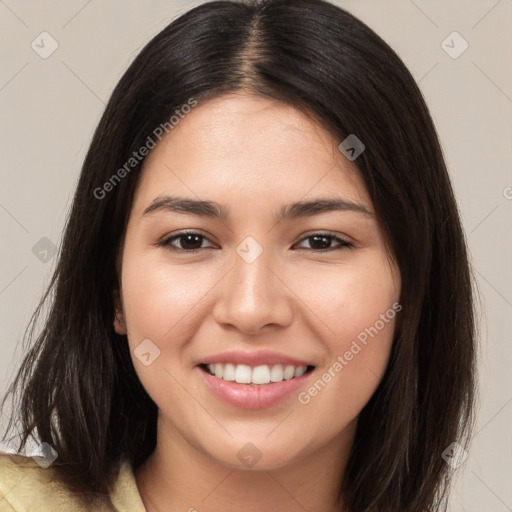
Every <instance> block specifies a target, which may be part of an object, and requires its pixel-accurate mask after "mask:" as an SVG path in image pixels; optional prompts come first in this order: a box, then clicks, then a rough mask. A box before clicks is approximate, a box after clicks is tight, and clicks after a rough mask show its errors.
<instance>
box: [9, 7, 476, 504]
mask: <svg viewBox="0 0 512 512" xmlns="http://www.w3.org/2000/svg"><path fill="white" fill-rule="evenodd" d="M234 91H240V92H249V93H252V94H258V95H262V96H264V97H268V98H274V99H277V100H280V101H283V102H287V103H288V104H290V105H293V106H294V107H296V108H300V109H302V110H303V111H304V112H307V113H308V114H309V115H310V116H311V117H312V118H313V117H314V118H316V119H318V120H320V121H321V122H322V124H323V126H325V127H326V128H327V129H328V130H329V131H330V133H332V135H333V136H335V137H336V138H337V139H339V141H340V142H341V141H342V140H344V139H345V138H346V137H347V136H348V135H350V134H355V135H356V136H357V137H358V138H359V139H360V140H361V141H362V142H363V143H364V145H365V146H366V149H365V151H364V152H363V153H362V154H361V155H360V156H359V157H358V158H357V160H356V161H355V164H356V165H357V168H358V169H359V172H360V173H361V176H362V178H363V179H364V182H365V184H366V187H367V190H368V193H369V195H370V197H371V199H372V201H373V205H374V208H375V212H376V215H377V219H378V221H379V224H380V226H381V229H382V231H383V233H384V236H385V239H386V241H387V244H388V247H389V249H390V251H391V253H392V255H393V256H394V258H395V259H396V262H397V264H398V267H399V269H400V274H401V279H402V289H401V296H400V304H401V305H402V307H403V310H402V313H401V318H400V322H399V323H398V324H397V327H399V329H397V335H396V337H395V339H394V343H393V348H392V353H391V358H390V361H389V364H388V367H387V370H386V373H385V375H384V377H383V379H382V381H381V383H380V385H379V387H378V389H377V391H376V392H375V393H374V395H373V396H372V398H371V399H370V401H369V402H368V404H367V405H366V406H365V407H364V409H363V410H362V411H361V414H360V416H359V420H358V425H357V432H356V437H355V442H354V445H353V448H352V451H351V454H350V457H349V461H348V465H347V468H346V471H345V475H344V480H343V482H340V496H343V500H344V502H345V503H346V506H347V507H348V510H350V512H368V511H370V510H371V511H393V512H396V511H397V510H400V511H401V512H420V511H434V510H435V511H437V510H441V507H445V506H446V502H447V496H448V490H449V483H450V477H451V471H450V468H449V466H448V465H447V464H446V463H445V461H444V460H443V458H442V456H441V454H442V452H443V451H444V450H445V449H446V448H447V447H448V446H449V445H450V444H451V443H452V442H455V441H456V442H458V443H459V444H460V445H461V446H463V447H467V446H468V443H469V439H470V433H471V430H472V426H473V423H474V405H475V394H476V393H475V380H476V370H475V359H476V349H475V344H476V341H475V340H476V326H475V321H474V318H475V310H474V299H473V289H472V285H473V284H474V283H473V276H472V274H471V271H470V266H469V262H468V255H467V248H466V242H465V237H464V233H463V231H462V228H461V222H460V218H459V213H458V209H457V205H456V201H455V198H454V194H453V191H452V187H451V183H450V179H449V176H448V173H447V169H446V165H445V162H444V159H443V155H442V150H441V148H440V144H439V141H438V137H437V134H436V130H435V127H434V125H433V122H432V120H431V117H430V114H429V111H428V109H427V106H426V104H425V101H424V99H423V97H422V94H421V92H420V90H419V88H418V86H417V85H416V83H415V81H414V79H413V77H412V76H411V74H410V72H409V71H408V70H407V69H406V67H405V65H404V64H403V62H402V61H401V60H400V58H399V57H398V56H397V54H396V53H395V52H394V51H393V50H392V49H391V48H390V47H389V46H388V45H387V44H386V43H385V42H384V41H383V40H382V39H381V38H380V37H379V36H378V35H377V34H375V33H374V32H373V31H372V30H371V29H370V28H369V27H367V26H366V25H365V24H364V23H362V22H361V21H359V20H358V19H356V18H355V17H354V16H353V15H351V14H350V13H348V12H347V11H345V10H343V9H341V8H339V7H337V6H335V5H333V4H331V3H328V2H326V1H323V0H294V1H293V2H290V1H288V0H268V1H266V0H263V1H213V2H207V3H204V4H202V5H199V6H198V7H195V8H193V9H192V10H190V11H188V12H186V13H185V14H184V15H182V16H181V17H179V18H178V19H176V20H175V21H173V22H172V23H171V24H170V25H168V26H167V27H166V28H165V29H164V30H162V31H161V32H160V33H159V34H157V35H156V36H155V37H154V38H153V39H152V40H151V41H150V42H149V43H148V44H147V45H146V46H145V47H144V48H143V49H142V51H141V52H140V53H139V55H138V56H137V57H136V58H135V60H134V61H133V63H132V64H131V65H130V66H129V68H128V69H127V71H126V72H125V74H124V75H123V77H122V78H121V80H120V81H119V83H118V84H117V86H116V87H115V89H114V91H113V93H112V96H111V98H110V100H109V102H108V104H107V106H106V109H105V112H104V114H103V116H102V118H101V120H100V122H99V125H98V127H97V129H96V131H95V133H94V137H93V140H92V143H91V145H90V148H89V151H88V153H87V156H86V158H85V161H84V164H83V168H82V172H81V176H80V180H79V183H78V186H77V190H76V193H75V196H74V201H73V205H72V209H71V212H70V216H69V218H68V222H67V225H66V229H65V235H64V238H63V242H62V246H61V251H60V256H59V261H58V266H57V268H56V270H55V273H54V275H53V276H52V279H51V282H50V284H49V287H48V289H47V290H46V292H45V294H44V296H43V299H42V301H41V303H40V305H39V306H38V308H37V310H36V312H35V313H34V315H33V317H32V319H31V326H32V328H31V329H27V333H26V335H27V336H29V337H31V338H32V337H33V332H34V325H35V321H36V319H37V317H38V315H40V313H41V310H42V306H43V304H46V303H47V302H48V301H50V304H49V305H50V309H49V313H48V316H47V318H46V322H45V324H44V327H43V328H42V331H41V332H40V333H39V334H38V336H37V337H36V338H35V341H34V343H33V346H32V347H31V349H30V351H29V352H28V354H27V355H26V357H25V359H24V361H23V363H22V366H21V368H20V370H19V372H18V374H17V376H16V378H15V380H14V381H13V383H12V384H11V386H10V388H9V391H8V395H9V394H11V393H12V394H13V398H15V397H17V396H18V393H21V396H20V403H19V411H20V412H21V421H22V430H23V436H22V438H23V440H22V442H21V444H20V449H21V448H22V447H23V446H25V443H26V440H27V438H28V437H29V436H30V435H31V433H34V434H37V437H38V438H39V440H40V442H47V443H48V444H50V445H51V446H52V447H54V448H55V450H56V451H57V453H58V457H59V458H58V460H57V462H58V463H56V464H55V465H54V467H55V470H56V471H57V472H58V474H59V477H60V478H61V479H62V481H63V482H65V483H66V484H67V485H68V486H70V487H72V488H73V489H75V490H78V491H79V492H81V493H82V494H83V495H84V496H87V495H93V494H98V493H99V494H101V493H106V492H107V489H108V486H109V485H110V484H111V483H112V482H113V479H114V478H115V476H116V472H117V469H118V467H119V461H120V460H121V459H122V458H123V457H126V458H127V459H128V460H129V461H130V462H131V463H132V465H133V467H134V468H137V467H139V466H140V465H141V464H142V463H143V462H144V461H145V460H146V459H147V457H148V456H149V455H150V454H151V452H152V451H153V450H154V448H155V445H156V420H157V407H156V405H155V403H154V402H153V401H152V400H151V398H150V397H149V396H148V394H147V393H146V392H145V390H144V388H143V387H142V385H141V383H140V381H139V379H138V377H137V375H136V373H135V370H134V368H133V364H132V361H131V357H130V353H129V347H128V343H127V340H126V337H124V336H120V335H118V334H116V333H115V331H114V328H113V319H114V315H115V310H114V301H113V293H114V291H115V290H116V289H117V287H118V275H117V272H116V258H117V255H118V251H119V249H120V247H121V244H122V240H123V235H124V231H125V227H126V223H127V218H128V214H129V212H130V209H131V204H132V200H133V195H134V190H135V187H136V184H137V180H138V176H139V172H140V168H141V165H142V162H143V159H142V160H141V161H139V162H137V164H136V165H134V166H133V168H132V169H130V170H129V172H128V171H127V172H126V173H124V174H123V176H124V177H123V179H121V180H119V182H116V183H115V186H112V187H109V192H108V193H107V194H102V198H98V192H97V191H98V188H101V187H103V185H104V184H105V183H107V182H109V180H111V178H112V176H113V174H114V173H115V172H116V170H118V169H121V168H123V165H126V162H127V160H128V159H129V158H130V156H131V155H132V154H133V152H134V151H137V150H138V149H139V148H141V147H142V146H143V145H144V144H145V143H146V141H147V139H148V136H150V135H151V134H153V133H154V131H155V128H157V127H158V126H160V125H162V123H165V122H167V121H168V120H169V118H170V116H171V115H173V113H174V112H175V110H176V109H177V108H180V107H181V106H182V105H185V104H187V103H189V101H190V99H191V98H194V99H196V100H197V101H201V100H204V99H206V98H209V97H213V96H218V95H222V94H225V93H228V92H234ZM125 170H126V167H125ZM110 183H112V182H110ZM105 190H106V188H105ZM95 191H96V192H95ZM5 398H7V395H6V397H5ZM5 398H4V401H5ZM4 439H5V438H4ZM444 509H445V508H444Z"/></svg>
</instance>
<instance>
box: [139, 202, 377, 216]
mask: <svg viewBox="0 0 512 512" xmlns="http://www.w3.org/2000/svg"><path fill="white" fill-rule="evenodd" d="M159 211H167V212H174V213H184V214H189V215H197V216H199V217H209V218H215V219H221V220H229V209H228V208H227V206H226V205H222V204H219V203H216V202H215V201H202V200H197V199H190V198H185V197H179V196H159V197H157V198H155V199H154V200H153V202H152V203H151V204H150V205H149V206H148V207H147V208H146V209H145V210H144V212H143V213H142V216H143V217H144V216H145V215H150V214H152V213H156V212H159ZM334 211H342V212H355V213H359V214H362V215H365V216H367V217H374V214H373V213H372V212H370V211H369V210H368V209H367V208H366V207H365V206H364V205H362V204H359V203H354V202H352V201H348V200H346V199H342V198H318V199H313V200H310V201H298V202H295V203H291V204H288V205H285V206H282V207H281V209H280V210H279V212H278V213H277V215H275V217H274V220H275V221H276V222H280V221H281V220H288V219H297V218H300V217H311V216H313V215H319V214H321V213H326V212H334Z"/></svg>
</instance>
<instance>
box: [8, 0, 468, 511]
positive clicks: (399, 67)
mask: <svg viewBox="0 0 512 512" xmlns="http://www.w3.org/2000/svg"><path fill="white" fill-rule="evenodd" d="M472 282H473V281H472V276H471V272H470V267H469V263H468V257H467V250H466V246H465V240H464V235H463V232H462V229H461V222H460V219H459V215H458V211H457V206H456V202H455V199H454V195H453V191H452V187H451V184H450V180H449V176H448V173H447V170H446V166H445V163H444V160H443V156H442V152H441V149H440V145H439V142H438V138H437V134H436V132H435V129H434V126H433V123H432V120H431V117H430V115H429V112H428V109H427V107H426V105H425V102H424V100H423V98H422V95H421V93H420V91H419V89H418V87H417V86H416V83H415V81H414V79H413V78H412V76H411V74H410V73H409V72H408V70H407V69H406V68H405V66H404V64H403V63H402V62H401V60H400V59H399V58H398V56H397V55H396V54H395V53H394V52H393V50H392V49H391V48H390V47H389V46H388V45H387V44H386V43H385V42H384V41H383V40H382V39H381V38H380V37H378V36H377V35H376V34H375V33H374V32H373V31H372V30H371V29H369V28H368V27H367V26H366V25H364V24H363V23H362V22H360V21H359V20H357V19H355V18H354V17H353V16H352V15H350V14H349V13H348V12H346V11H344V10H343V9H341V8H339V7H336V6H334V5H332V4H330V3H328V2H324V1H318V0H297V1H293V2H290V1H286V0H265V1H259V2H248V1H220V2H209V3H205V4H203V5H201V6H199V7H196V8H194V9H192V10H190V11H189V12H187V13H186V14H184V15H183V16H181V17H180V18H179V19H177V20H176V21H174V22H173V23H171V24H170V25H169V26H168V27H166V28H165V29H164V30H163V31H162V32H160V33H159V34H158V35H157V36H156V37H155V38H154V39H153V40H152V41H150V42H149V43H148V44H147V45H146V47H145V48H144V49H143V50H142V51H141V52H140V54H139V55H138V56H137V58H136V59H135V60H134V62H133V63H132V65H131V66H130V67H129V69H128V70H127V71H126V73H125V74H124V76H123V77H122V78H121V80H120V82H119V84H118V85H117V86H116V88H115V90H114V92H113V94H112V97H111V98H110V100H109V103H108V105H107V107H106V110H105V113H104V115H103V117H102V119H101V121H100V123H99V126H98V128H97V130H96V132H95V135H94V137H93V141H92V143H91V146H90V148H89V151H88V154H87V156H86V159H85V162H84V165H83V168H82V173H81V177H80V181H79V184H78V187H77V191H76V195H75V198H74V202H73V206H72V209H71V213H70V217H69V221H68V224H67V227H66V232H65V236H64V240H63V246H62V251H61V254H60V259H59V264H58V267H57V269H56V272H55V275H54V276H53V279H52V281H51V284H50V288H49V290H48V292H47V293H46V295H45V297H44V299H46V300H48V299H50V298H51V308H50V311H49V314H48V317H47V319H46V323H45V325H44V329H43V330H42V332H41V333H40V334H39V335H38V336H37V337H36V339H35V342H34V344H33V347H32V349H31V350H30V352H29V353H28V354H27V356H26V358H25V360H24V361H23V364H22V367H21V369H20V372H19V373H18V375H17V378H16V380H15V382H14V383H13V385H12V387H11V389H10V391H11V392H12V393H13V395H15V394H16V390H17V391H18V392H19V393H20V402H19V411H20V414H21V420H22V434H23V435H22V439H21V440H20V443H19V446H17V447H16V449H17V450H19V451H21V450H22V448H23V447H24V445H25V444H24V443H25V441H26V440H27V439H29V437H30V436H31V435H33V436H35V437H37V439H38V443H39V444H40V446H41V447H42V450H43V454H44V457H43V458H42V459H37V458H36V459H34V460H35V461H34V460H32V459H29V458H23V457H20V456H8V455H3V456H2V457H1V461H2V462H1V468H2V469H0V489H1V492H2V493H3V499H4V502H5V503H7V504H8V505H7V507H11V508H8V509H7V510H25V509H27V507H28V509H30V510H71V509H73V508H72V507H75V508H74V509H77V510H109V511H110V510H126V511H128V510H130V511H142V510H144V509H145V510H147V511H149V512H153V511H162V510H166V511H168V510H171V511H174V510H189V511H193V510H198V511H200V512H202V511H217V510H230V509H232V508H235V507H237V508H239V507H241V506H243V507H244V508H245V509H248V510H250V511H260V510H275V509H276V508H278V507H279V508H280V509H284V510H287V511H292V510H322V511H326V512H334V511H341V510H344V511H350V512H363V511H365V512H369V511H379V512H380V511H394V512H396V511H398V510H399V511H403V512H409V511H410V512H420V511H434V510H436V511H437V510H444V509H445V507H446V503H447V497H448V486H449V482H450V477H451V475H452V471H451V466H454V465H453V464H451V465H449V464H447V462H446V459H447V456H446V450H448V451H449V452H450V455H451V456H452V458H453V457H455V456H457V457H459V455H460V454H461V453H462V454H463V453H464V451H463V447H467V444H468V440H469V437H470V433H471V427H472V423H473V407H474V389H475V360H474V359H475V326H474V313H473V299H472ZM41 307H42V306H40V308H39V309H38V312H39V311H40V309H41ZM454 443H455V444H454ZM454 447H455V448H454ZM0 503H2V502H1V501H0ZM23 507H25V508H23ZM30 507H32V508H30ZM37 507H39V508H37ZM59 507H60V508H59Z"/></svg>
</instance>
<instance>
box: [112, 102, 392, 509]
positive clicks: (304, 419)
mask: <svg viewBox="0 0 512 512" xmlns="http://www.w3.org/2000/svg"><path fill="white" fill-rule="evenodd" d="M340 142H341V141H340V140H336V139H334V138H333V137H332V135H330V134H329V133H328V132H327V131H326V130H325V129H324V128H323V127H322V126H320V125H319V124H318V123H316V122H314V121H312V120H311V119H310V118H308V117H306V116H305V115H304V114H303V113H301V112H300V111H298V110H297V109H295V108H293V107H291V106H288V105H285V104H283V103H280V102H277V101H274V100H269V99H266V98H261V97H257V96H253V95H248V94H245V93H240V94H230V95H224V96H220V97H217V98H213V99H209V100H207V101H205V102H202V103H199V105H198V106H196V107H195V108H194V109H193V110H192V112H191V113H189V114H188V115H187V116H186V117H184V119H182V120H181V121H180V123H179V124H178V125H177V126H175V127H174V129H173V130H172V131H171V132H170V133H169V135H168V136H167V138H165V139H163V140H162V142H161V143H159V144H158V145H157V146H156V147H155V148H154V149H153V150H152V151H151V152H150V154H149V155H148V157H147V158H146V160H145V162H144V166H143V170H142V174H141V177H140V180H139V183H138V188H137V190H136V194H135V197H134V203H133V206H132V210H131V214H130V218H129V222H128V225H127V229H126V233H125V239H124V243H123V247H122V251H121V253H120V260H119V264H120V265H119V267H120V268H119V270H120V285H121V287H120V290H119V295H118V300H117V307H118V314H117V316H118V319H119V322H118V321H116V322H115V327H116V331H117V332H118V333H119V334H127V337H128V343H129V345H130V349H131V352H132V359H133V364H134V367H135V370H136V371H137V374H138V376H139V378H140V380H141V382H142V384H143V386H144V387H145V389H146V390H147V392H148V393H149V395H150V396H151V398H152V399H153V400H154V402H155V403H156V404H157V406H158V408H159V421H158V441H157V447H156V450H155V452H154V453H153V454H152V455H151V456H150V457H149V459H148V460H147V461H146V463H145V464H144V465H143V466H142V467H141V468H140V469H139V470H138V471H137V472H136V480H137V484H138V487H139V490H140V492H141V496H142V499H143V502H144V505H145V506H146V509H147V510H148V511H149V512H153V511H163V510H166V511H171V512H173V511H187V510H188V511H190V512H193V511H194V510H197V511H198V512H207V511H218V510H234V509H235V508H237V509H239V508H240V507H241V506H243V508H244V510H246V511H248V512H259V511H268V510H276V509H282V510H287V511H290V512H293V511H303V510H310V511H313V510H314V511H325V512H331V511H334V510H338V509H336V508H335V505H334V504H335V498H336V495H337V493H338V489H339V485H340V482H341V479H342V477H343V472H344V469H345V465H346V460H347V457H348V453H349V450H350V447H351V445H352V443H353V439H354V433H355V427H356V423H357V418H358V415H359V413H360V411H361V409H362V408H363V407H364V406H365V404H366V403H367V402H368V400H369V399H370V397H371V396H372V394H373V393H374V391H375V390H376V388H377V386H378V384H379V382H380V379H381V377H382V375H383V373H384V371H385V368H386V366H387V363H388V360H389V355H390V350H391V346H392V340H393V337H394V335H395V322H396V320H397V318H398V317H396V318H395V319H392V320H389V321H388V322H387V323H385V327H384V328H383V329H381V330H380V331H379V332H378V334H377V335H375V336H374V337H373V338H368V340H369V341H368V343H367V345H366V346H364V347H363V348H362V350H361V351H360V352H359V353H358V354H357V355H355V356H354V357H353V359H352V360H351V361H348V362H347V364H346V366H344V367H343V369H342V371H339V372H334V373H335V377H333V378H332V379H331V381H330V382H329V383H328V384H327V385H326V386H325V387H324V388H323V389H322V390H321V391H320V392H318V393H317V394H316V396H314V397H312V398H311V400H310V401H309V403H307V404H302V403H300V402H299V401H298V398H297V395H298V392H294V393H292V394H291V395H290V396H288V397H287V398H286V399H285V400H283V401H281V402H280V403H278V404H277V405H274V406H272V407H268V408H265V409H260V410H246V409H240V408H237V407H234V406H232V405H230V404H227V403H225V402H223V401H221V400H220V399H218V398H217V397H216V396H214V395H213V394H212V392H211V390H210V389H209V388H208V387H207V386H206V385H205V384H204V383H203V379H202V376H201V374H200V373H199V372H200V371H201V370H199V369H198V367H197V366H196V365H197V362H198V361H199V360H201V358H204V357H206V356H211V355H213V354H216V353H219V352H223V351H226V350H232V349H240V350H247V351H251V350H259V349H269V350H274V351H277V352H280V353H283V354H288V355H291V356H294V357H297V358H300V359H304V360H306V361H310V362H311V363H312V364H314V365H315V370H314V371H313V374H311V375H310V377H309V380H308V382H309V384H308V386H307V387H304V388H301V389H300V390H299V391H304V390H306V391H307V389H308V387H309V386H311V385H312V384H313V383H314V382H315V381H316V380H317V379H318V378H320V377H321V376H322V374H323V373H324V372H326V371H328V369H329V367H332V365H333V363H334V362H335V361H336V360H337V358H338V356H340V355H341V356H343V354H344V353H345V352H346V351H347V350H348V349H349V348H350V346H351V344H352V342H353V341H354V340H356V337H357V336H358V334H360V333H361V332H362V331H364V329H365V328H368V327H370V326H374V325H375V322H376V321H377V320H379V318H380V315H381V314H384V313H385V312H386V311H387V310H389V309H390V308H391V306H392V305H393V304H394V303H395V302H398V299H399V295H400V286H401V281H400V275H399V272H398V270H397V268H396V265H395V263H394V261H393V260H392V259H391V260H390V259H389V258H388V254H387V252H386V248H385V243H384V239H383V235H382V232H381V229H380V227H379V225H378V223H377V221H376V219H375V216H374V215H373V213H374V210H373V205H372V202H371V200H370V198H369V196H368V194H367V191H366V188H365V185H364V182H363V181H362V179H361V178H360V176H359V174H358V169H357V167H356V165H355V164H356V162H357V160H356V161H355V162H350V161H349V160H348V159H347V158H345V156H344V155H343V154H341V152H340V151H339V150H338V148H337V146H338V144H339V143H340ZM164 194H167V195H180V196H184V197H187V198H191V199H202V200H210V201H216V202H218V203H221V204H224V205H226V207H227V208H228V209H229V219H224V220H219V219H215V218H207V217H199V216H196V215H191V214H183V213H176V212H172V211H164V210H158V211H154V212H152V213H151V214H147V215H143V212H144V210H145V209H146V208H147V207H148V206H149V205H150V204H151V203H152V201H153V200H154V199H155V198H157V197H159V196H161V195H164ZM320 197H327V198H333V197H340V198H343V199H346V200H349V201H353V202H356V203H359V204H362V205H364V206H365V207H366V209H367V210H368V211H369V212H370V215H363V214H361V213H357V212H353V211H328V212H323V213H321V214H316V215H313V216H309V217H304V218H296V219H291V220H282V221H281V222H278V223H276V222H275V221H274V220H273V215H274V214H275V213H276V212H278V211H279V209H280V208H281V207H282V206H283V205H285V204H289V203H292V202H294V201H299V200H311V199H314V198H315V199H316V198H320ZM185 229H192V230H194V231H195V232H199V234H201V235H204V237H206V238H199V239H198V241H196V242H195V245H194V244H193V243H192V244H191V243H190V242H189V245H187V240H184V239H183V238H181V239H179V238H177V239H174V241H173V242H172V244H171V245H169V246H167V247H165V246H159V245H158V241H159V240H161V239H163V238H169V236H170V235H173V234H175V233H177V232H179V231H182V230H185ZM325 231H329V232H334V236H337V237H340V238H341V239H343V240H346V241H349V242H351V243H353V244H354V247H351V248H347V247H341V248H339V249H336V248H337V247H339V246H340V243H339V242H338V241H337V240H336V239H335V238H334V237H332V238H327V240H324V241H323V243H324V245H321V243H322V240H321V241H320V245H319V243H318V242H317V243H316V245H315V241H314V240H312V239H311V238H307V237H308V236H309V237H311V236H312V235H314V234H316V233H318V232H320V233H322V232H325ZM247 236H252V237H253V238H254V239H255V240H256V241H257V242H258V243H259V244H260V246H261V247H262V249H263V252H262V254H261V255H260V256H259V257H258V258H257V259H256V260H255V261H254V262H252V263H250V264H249V263H247V262H246V261H245V260H244V259H243V258H241V257H240V256H239V254H238V253H237V251H236V248H237V247H238V245H239V244H240V243H241V242H242V241H243V240H244V239H245V238H246V237H247ZM172 247H174V248H175V249H176V252H173V251H172ZM190 247H192V248H194V247H197V248H199V252H197V253H190V252H189V253H184V252H183V253H180V252H179V251H180V249H182V248H190ZM325 248H327V250H326V249H325ZM329 248H330V249H329ZM314 249H317V251H316V252H315V251H314ZM318 249H323V251H320V250H318ZM182 250H183V249H182ZM145 339H150V340H151V342H152V343H154V345H156V346H157V347H158V349H159V350H160V355H159V357H158V358H156V359H155V360H154V361H153V362H152V364H150V365H149V366H145V365H144V364H142V363H141V361H140V360H139V359H138V358H137V357H136V356H135V355H134V350H135V349H136V348H137V346H138V345H139V344H140V343H141V342H142V341H143V340H145ZM331 373H332V370H331ZM376 428H377V427H376ZM248 442H250V443H253V444H254V445H255V446H256V447H257V449H258V450H259V452H260V453H261V459H260V460H259V461H258V462H257V463H256V464H255V465H254V466H252V467H247V466H246V465H245V464H244V463H242V461H241V460H240V459H239V458H238V456H237V453H238V452H239V450H240V449H241V448H242V447H244V446H245V445H246V443H248Z"/></svg>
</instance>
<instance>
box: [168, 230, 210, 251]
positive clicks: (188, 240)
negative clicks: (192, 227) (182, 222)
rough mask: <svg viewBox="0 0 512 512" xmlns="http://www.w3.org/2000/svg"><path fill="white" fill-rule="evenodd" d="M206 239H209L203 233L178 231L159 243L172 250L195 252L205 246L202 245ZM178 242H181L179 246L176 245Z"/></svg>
mask: <svg viewBox="0 0 512 512" xmlns="http://www.w3.org/2000/svg"><path fill="white" fill-rule="evenodd" d="M205 240H208V239H207V238H206V237H205V236H204V235H202V234H201V233H195V232H186V233H178V234H177V235H173V236H171V237H168V238H165V239H164V240H162V241H161V242H160V243H159V244H158V245H160V246H163V247H166V248H168V249H169V250H171V251H177V252H192V253H193V252H198V251H199V250H200V249H203V248H205V247H201V245H202V243H203V241H205ZM176 242H178V243H179V247H176Z"/></svg>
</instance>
